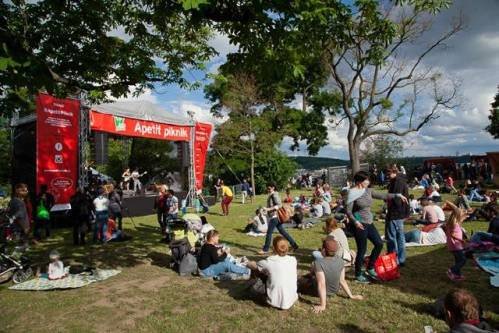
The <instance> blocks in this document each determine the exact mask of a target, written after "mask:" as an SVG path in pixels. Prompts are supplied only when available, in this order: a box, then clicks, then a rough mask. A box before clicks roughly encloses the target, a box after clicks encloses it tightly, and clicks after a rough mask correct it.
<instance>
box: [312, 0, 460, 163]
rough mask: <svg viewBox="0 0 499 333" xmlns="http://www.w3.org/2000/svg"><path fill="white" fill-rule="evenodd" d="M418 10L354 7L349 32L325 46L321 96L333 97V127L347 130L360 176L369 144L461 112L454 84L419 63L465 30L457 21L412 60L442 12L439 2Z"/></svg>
mask: <svg viewBox="0 0 499 333" xmlns="http://www.w3.org/2000/svg"><path fill="white" fill-rule="evenodd" d="M413 3H414V6H411V7H397V6H394V5H390V6H388V7H386V8H380V6H378V2H377V1H374V0H363V1H360V0H359V1H356V2H355V7H356V8H357V12H356V13H355V14H352V15H351V16H350V17H349V19H348V20H347V21H346V22H344V26H345V27H346V28H345V29H344V30H343V32H340V31H336V34H335V35H332V36H331V40H330V41H329V42H328V44H327V45H326V46H325V50H326V52H327V53H328V54H329V59H328V66H329V69H330V73H331V82H330V83H331V84H332V87H326V88H325V89H324V90H323V91H322V92H321V94H323V95H324V94H329V97H330V99H331V101H332V102H333V106H332V107H331V108H330V109H331V110H332V111H333V113H334V114H335V120H336V124H339V123H341V122H342V121H347V123H348V134H347V139H348V150H349V155H350V161H351V165H352V171H353V172H356V171H358V170H359V164H360V152H361V151H360V147H361V144H362V143H363V142H365V140H367V139H369V138H370V137H373V136H379V135H395V136H404V135H406V134H408V133H411V132H417V131H419V130H420V129H421V128H422V127H423V126H425V125H427V124H428V123H430V122H431V121H432V120H433V119H436V118H438V116H439V111H441V110H442V109H445V108H453V107H455V106H457V102H456V100H457V99H456V98H457V94H458V85H457V83H456V82H455V81H454V80H452V79H450V78H445V77H444V76H443V75H442V74H441V73H440V72H438V70H436V69H434V68H431V67H427V66H424V65H423V62H422V61H423V59H424V58H425V57H426V56H427V55H428V54H429V53H431V52H432V51H433V50H435V49H436V48H438V47H441V46H443V45H444V43H445V41H447V40H448V39H449V38H451V37H452V36H454V35H455V34H456V33H457V32H459V31H460V30H461V29H462V28H463V22H462V20H461V19H460V18H459V19H457V20H456V21H455V22H454V23H453V25H452V26H451V27H450V29H449V30H448V31H446V32H445V33H444V34H442V35H441V36H440V37H438V38H436V39H435V40H433V41H432V42H430V43H429V45H428V46H426V47H424V48H423V49H422V50H420V51H419V52H417V55H416V56H415V57H411V56H407V55H405V54H404V52H405V53H410V54H414V51H413V50H410V52H408V51H407V48H408V47H409V46H410V45H413V44H416V42H418V41H420V39H421V36H422V35H423V34H424V33H425V32H426V31H428V29H429V27H430V26H431V21H430V20H429V18H428V13H429V10H431V9H438V8H441V7H438V6H442V4H441V3H440V2H438V3H437V5H438V6H436V7H426V6H423V5H418V3H419V4H423V3H424V1H421V2H417V1H414V2H413ZM428 3H429V2H428ZM444 5H446V4H445V3H444ZM331 19H332V18H331ZM338 102H339V107H338Z"/></svg>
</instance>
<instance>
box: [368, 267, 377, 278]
mask: <svg viewBox="0 0 499 333" xmlns="http://www.w3.org/2000/svg"><path fill="white" fill-rule="evenodd" d="M366 274H367V276H368V277H370V278H371V279H373V280H378V274H376V271H375V270H374V268H371V269H368V270H367V271H366Z"/></svg>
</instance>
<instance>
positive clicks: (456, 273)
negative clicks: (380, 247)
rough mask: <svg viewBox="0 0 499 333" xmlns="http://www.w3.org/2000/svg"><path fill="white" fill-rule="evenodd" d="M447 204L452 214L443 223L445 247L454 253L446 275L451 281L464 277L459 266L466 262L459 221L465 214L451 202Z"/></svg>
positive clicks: (461, 266)
mask: <svg viewBox="0 0 499 333" xmlns="http://www.w3.org/2000/svg"><path fill="white" fill-rule="evenodd" d="M448 203H449V202H448ZM449 206H450V207H451V208H452V214H451V215H450V216H449V219H448V220H447V223H446V224H445V233H446V234H447V248H448V249H449V251H451V252H452V254H453V255H454V266H452V267H451V268H449V270H448V271H447V275H448V276H449V279H451V280H452V281H460V280H463V279H464V277H463V276H462V274H461V268H463V266H464V264H465V263H466V257H465V255H464V243H465V240H464V238H463V229H462V228H461V223H462V222H463V220H464V219H465V218H466V215H465V214H464V212H463V211H462V210H461V209H460V208H459V207H457V206H456V205H454V204H453V203H449Z"/></svg>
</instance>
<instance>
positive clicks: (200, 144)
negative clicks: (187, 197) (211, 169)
mask: <svg viewBox="0 0 499 333" xmlns="http://www.w3.org/2000/svg"><path fill="white" fill-rule="evenodd" d="M211 130H212V126H211V124H203V123H196V127H195V132H194V134H195V135H194V176H195V177H196V188H198V189H201V188H203V178H204V167H205V165H206V153H207V152H208V146H209V145H210V136H211Z"/></svg>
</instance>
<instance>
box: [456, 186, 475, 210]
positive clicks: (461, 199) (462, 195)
mask: <svg viewBox="0 0 499 333" xmlns="http://www.w3.org/2000/svg"><path fill="white" fill-rule="evenodd" d="M454 204H455V205H456V206H458V207H459V208H462V209H465V210H467V211H469V210H471V205H470V202H469V200H468V196H467V195H466V191H465V190H464V189H462V188H461V189H459V191H457V198H456V200H455V201H454Z"/></svg>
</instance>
